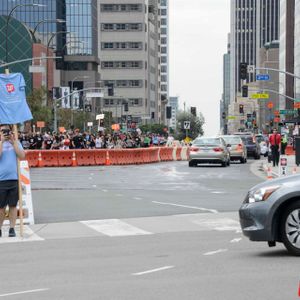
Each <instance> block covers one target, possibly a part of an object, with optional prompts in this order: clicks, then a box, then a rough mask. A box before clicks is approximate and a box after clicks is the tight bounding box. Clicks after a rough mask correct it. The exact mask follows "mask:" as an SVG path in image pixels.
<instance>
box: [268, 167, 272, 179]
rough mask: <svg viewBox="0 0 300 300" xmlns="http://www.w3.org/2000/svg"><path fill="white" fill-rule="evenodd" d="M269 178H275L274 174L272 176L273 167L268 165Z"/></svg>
mask: <svg viewBox="0 0 300 300" xmlns="http://www.w3.org/2000/svg"><path fill="white" fill-rule="evenodd" d="M267 174H268V175H267V179H273V176H272V168H271V167H268V171H267Z"/></svg>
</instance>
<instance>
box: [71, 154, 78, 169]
mask: <svg viewBox="0 0 300 300" xmlns="http://www.w3.org/2000/svg"><path fill="white" fill-rule="evenodd" d="M77 166H78V163H77V160H76V154H75V152H73V155H72V167H77Z"/></svg>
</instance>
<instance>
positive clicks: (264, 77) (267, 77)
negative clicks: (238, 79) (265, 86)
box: [256, 74, 270, 81]
mask: <svg viewBox="0 0 300 300" xmlns="http://www.w3.org/2000/svg"><path fill="white" fill-rule="evenodd" d="M256 80H264V81H267V80H270V75H269V74H258V75H256Z"/></svg>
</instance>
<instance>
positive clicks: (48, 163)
mask: <svg viewBox="0 0 300 300" xmlns="http://www.w3.org/2000/svg"><path fill="white" fill-rule="evenodd" d="M59 152H61V151H59V150H42V151H40V153H41V156H42V163H43V166H44V167H58V166H59V165H58V153H59Z"/></svg>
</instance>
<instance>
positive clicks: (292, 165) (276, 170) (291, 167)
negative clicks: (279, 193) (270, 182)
mask: <svg viewBox="0 0 300 300" xmlns="http://www.w3.org/2000/svg"><path fill="white" fill-rule="evenodd" d="M281 157H285V158H287V167H286V176H287V175H293V174H296V173H297V174H298V173H299V174H300V167H297V165H296V162H295V155H284V156H281ZM279 164H280V160H279ZM269 167H270V170H271V173H272V175H273V177H274V178H276V177H279V176H280V167H279V166H278V167H273V162H271V163H268V160H267V159H265V160H264V161H263V162H262V169H263V171H264V172H265V174H266V175H267V173H268V168H269Z"/></svg>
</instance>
